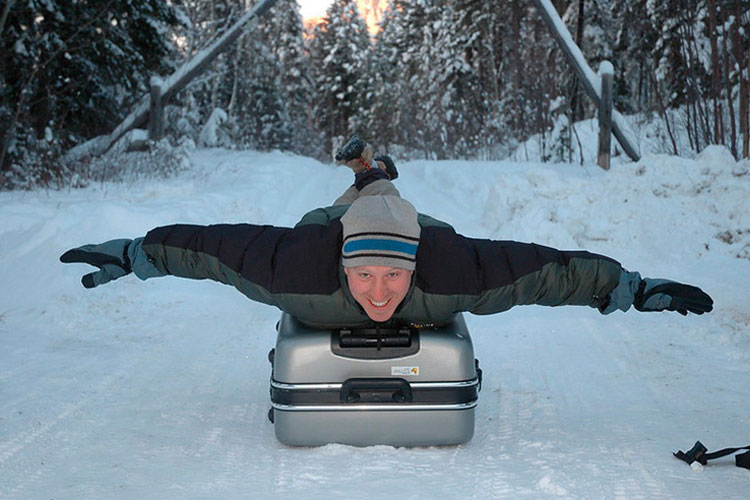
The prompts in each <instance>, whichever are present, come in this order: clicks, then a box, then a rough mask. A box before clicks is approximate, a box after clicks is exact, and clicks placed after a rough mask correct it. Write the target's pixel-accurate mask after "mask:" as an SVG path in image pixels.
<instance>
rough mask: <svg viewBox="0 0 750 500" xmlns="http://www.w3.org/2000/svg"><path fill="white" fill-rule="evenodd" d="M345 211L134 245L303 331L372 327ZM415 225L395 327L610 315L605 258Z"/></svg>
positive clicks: (162, 235)
mask: <svg viewBox="0 0 750 500" xmlns="http://www.w3.org/2000/svg"><path fill="white" fill-rule="evenodd" d="M346 208H347V206H335V207H328V208H322V209H317V210H314V211H312V212H310V213H308V214H307V215H306V216H305V217H304V218H303V219H302V221H300V222H299V223H298V224H297V226H295V227H294V228H284V227H275V226H260V225H253V224H234V225H228V224H219V225H211V226H195V225H184V224H178V225H172V226H165V227H159V228H156V229H153V230H152V231H150V232H149V233H148V234H147V235H146V236H145V238H143V239H142V240H140V241H138V243H139V244H141V245H142V250H143V251H144V253H145V255H146V256H147V257H148V260H149V261H150V262H151V264H152V265H153V266H155V267H156V269H158V271H159V273H158V274H165V275H173V276H180V277H185V278H194V279H211V280H215V281H219V282H221V283H226V284H228V285H232V286H234V287H235V288H236V289H237V290H239V291H240V292H242V293H243V294H244V295H246V296H247V297H248V298H250V299H252V300H255V301H258V302H262V303H265V304H270V305H273V306H276V307H278V308H279V309H281V310H282V311H285V312H288V313H290V314H292V315H293V316H295V317H297V318H298V319H299V320H301V321H302V322H304V323H306V324H308V325H310V326H314V327H321V328H327V327H335V326H358V325H362V324H367V323H371V320H370V319H369V318H368V317H367V315H366V314H365V312H364V310H363V309H362V307H361V306H360V305H359V304H358V303H357V302H356V301H355V300H354V298H353V297H352V295H351V294H350V292H349V288H348V286H347V283H346V277H345V275H344V272H343V267H342V264H341V245H342V226H341V222H340V218H341V216H342V215H343V213H344V212H345V211H346ZM419 223H420V225H421V228H422V232H421V238H420V242H419V249H418V252H417V264H416V271H415V273H414V276H413V278H412V285H411V288H410V290H409V293H408V295H407V296H406V298H405V299H404V301H403V302H402V303H401V305H400V306H399V307H398V309H397V310H396V312H395V314H394V316H393V318H394V319H395V320H403V321H406V322H410V323H415V324H425V323H433V324H440V323H445V322H448V321H450V319H451V318H452V317H453V316H454V315H455V314H456V313H458V312H461V311H468V312H471V313H474V314H492V313H497V312H501V311H505V310H507V309H510V308H511V307H513V306H516V305H522V304H540V305H547V306H558V305H587V306H591V307H595V308H598V309H599V310H600V311H602V312H611V311H610V310H608V306H609V295H610V293H611V292H612V290H614V289H615V287H616V286H617V284H618V280H619V279H620V275H621V273H622V272H623V269H622V268H621V266H620V264H619V263H617V262H616V261H614V260H612V259H610V258H608V257H605V256H602V255H596V254H593V253H589V252H583V251H559V250H555V249H553V248H549V247H545V246H541V245H536V244H529V243H519V242H516V241H493V240H486V239H474V238H467V237H465V236H462V235H460V234H457V233H456V232H455V231H454V230H453V228H452V227H450V226H449V225H448V224H445V223H443V222H440V221H438V220H436V219H433V218H431V217H429V216H426V215H421V214H420V216H419ZM154 274H157V273H154ZM152 276H153V274H152ZM628 306H629V304H628Z"/></svg>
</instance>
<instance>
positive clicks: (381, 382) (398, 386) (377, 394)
mask: <svg viewBox="0 0 750 500" xmlns="http://www.w3.org/2000/svg"><path fill="white" fill-rule="evenodd" d="M340 397H341V402H342V403H411V402H412V392H411V384H409V382H408V381H406V380H404V379H402V378H349V379H346V380H345V381H344V383H343V384H341V393H340Z"/></svg>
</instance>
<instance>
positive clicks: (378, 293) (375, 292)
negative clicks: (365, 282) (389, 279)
mask: <svg viewBox="0 0 750 500" xmlns="http://www.w3.org/2000/svg"><path fill="white" fill-rule="evenodd" d="M386 292H387V287H386V286H385V280H382V279H379V278H378V279H375V282H374V283H373V285H372V298H373V299H375V300H376V301H380V300H381V299H384V298H385V296H386Z"/></svg>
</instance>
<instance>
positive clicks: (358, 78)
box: [310, 0, 373, 151]
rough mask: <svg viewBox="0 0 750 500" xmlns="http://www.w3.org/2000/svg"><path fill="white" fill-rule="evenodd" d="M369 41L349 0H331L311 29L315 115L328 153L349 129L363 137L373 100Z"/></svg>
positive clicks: (343, 137)
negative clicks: (371, 99) (319, 20)
mask: <svg viewBox="0 0 750 500" xmlns="http://www.w3.org/2000/svg"><path fill="white" fill-rule="evenodd" d="M370 50H371V48H370V39H369V34H368V32H367V27H366V26H365V23H364V21H363V20H362V18H361V17H360V15H359V12H358V11H357V6H356V3H355V2H354V1H353V0H334V2H333V3H332V4H331V6H330V7H329V8H328V11H327V13H326V16H325V17H324V18H323V21H322V22H321V23H320V24H319V25H318V26H316V27H315V29H314V30H313V34H312V41H311V44H310V58H311V62H312V73H313V82H314V86H315V88H316V89H317V98H316V102H315V104H314V107H313V110H314V111H313V114H314V116H315V119H316V121H317V127H318V129H319V130H320V131H321V132H322V133H323V136H324V141H323V147H324V150H326V151H332V150H333V149H334V145H335V144H337V143H341V142H343V141H344V140H346V138H347V137H348V136H350V135H351V134H353V133H360V134H363V135H365V136H366V135H367V134H366V133H365V132H366V131H365V129H364V128H365V126H366V122H367V114H368V113H369V109H370V105H371V101H370V97H371V92H372V90H373V89H372V84H371V82H370V81H369V78H370V71H369V55H370Z"/></svg>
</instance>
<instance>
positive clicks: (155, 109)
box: [148, 76, 164, 141]
mask: <svg viewBox="0 0 750 500" xmlns="http://www.w3.org/2000/svg"><path fill="white" fill-rule="evenodd" d="M149 83H150V84H151V104H150V106H149V111H148V140H149V141H158V140H159V139H161V138H162V136H163V135H164V100H163V99H162V97H163V96H162V83H163V82H162V79H161V78H159V77H158V76H152V77H151V81H150V82H149Z"/></svg>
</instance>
